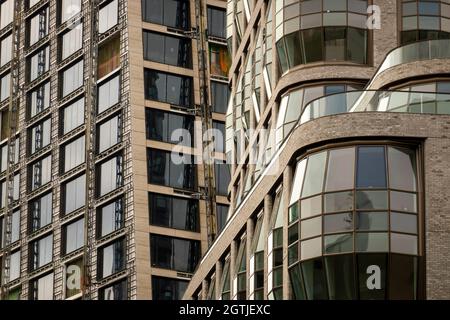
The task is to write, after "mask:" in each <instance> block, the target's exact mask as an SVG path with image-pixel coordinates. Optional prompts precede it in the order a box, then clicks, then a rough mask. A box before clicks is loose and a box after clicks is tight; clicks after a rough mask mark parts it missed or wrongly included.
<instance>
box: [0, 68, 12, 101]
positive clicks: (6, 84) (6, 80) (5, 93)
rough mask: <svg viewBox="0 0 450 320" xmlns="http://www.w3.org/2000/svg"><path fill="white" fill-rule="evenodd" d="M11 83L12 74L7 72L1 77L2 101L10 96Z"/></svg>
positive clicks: (0, 98) (0, 95) (0, 90)
mask: <svg viewBox="0 0 450 320" xmlns="http://www.w3.org/2000/svg"><path fill="white" fill-rule="evenodd" d="M10 85H11V74H10V73H7V74H4V75H3V76H1V79H0V102H2V101H4V100H6V99H8V98H9V93H10V92H9V90H10Z"/></svg>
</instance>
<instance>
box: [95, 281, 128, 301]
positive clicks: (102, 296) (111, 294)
mask: <svg viewBox="0 0 450 320" xmlns="http://www.w3.org/2000/svg"><path fill="white" fill-rule="evenodd" d="M127 292H128V289H127V281H126V280H121V281H118V282H115V283H113V284H112V285H109V286H107V287H103V288H100V289H99V290H98V294H99V300H127V298H128V294H127Z"/></svg>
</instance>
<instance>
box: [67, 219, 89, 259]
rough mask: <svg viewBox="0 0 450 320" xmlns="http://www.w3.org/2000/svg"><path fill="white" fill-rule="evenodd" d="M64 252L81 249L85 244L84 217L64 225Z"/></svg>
mask: <svg viewBox="0 0 450 320" xmlns="http://www.w3.org/2000/svg"><path fill="white" fill-rule="evenodd" d="M63 235H64V236H63V237H64V238H63V239H64V240H63V241H64V254H68V253H71V252H73V251H75V250H78V249H80V248H81V247H82V246H83V245H84V218H82V219H79V220H77V221H75V222H72V223H70V224H68V225H66V226H64V227H63Z"/></svg>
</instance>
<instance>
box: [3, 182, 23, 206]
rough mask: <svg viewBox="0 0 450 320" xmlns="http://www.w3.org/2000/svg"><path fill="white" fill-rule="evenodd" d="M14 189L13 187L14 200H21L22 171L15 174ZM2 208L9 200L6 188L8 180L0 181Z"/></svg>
mask: <svg viewBox="0 0 450 320" xmlns="http://www.w3.org/2000/svg"><path fill="white" fill-rule="evenodd" d="M13 179H14V189H13V201H17V200H19V191H20V173H18V174H16V175H15V176H14V178H13ZM0 198H1V200H0V209H1V208H4V207H5V206H6V201H7V200H8V191H7V190H6V180H3V181H2V182H0Z"/></svg>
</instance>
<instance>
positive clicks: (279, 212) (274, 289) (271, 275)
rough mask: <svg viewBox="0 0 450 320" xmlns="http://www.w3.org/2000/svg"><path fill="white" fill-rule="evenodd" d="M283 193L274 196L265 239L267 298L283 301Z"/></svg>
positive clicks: (279, 192)
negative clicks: (268, 228)
mask: <svg viewBox="0 0 450 320" xmlns="http://www.w3.org/2000/svg"><path fill="white" fill-rule="evenodd" d="M283 204H284V193H283V189H280V190H279V191H278V192H277V194H276V195H275V200H274V203H273V208H272V216H271V217H270V231H269V235H268V237H267V248H268V249H267V252H268V254H267V255H268V269H269V270H268V272H267V273H268V284H267V291H268V298H269V299H270V300H282V299H283V209H284V205H283Z"/></svg>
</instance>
